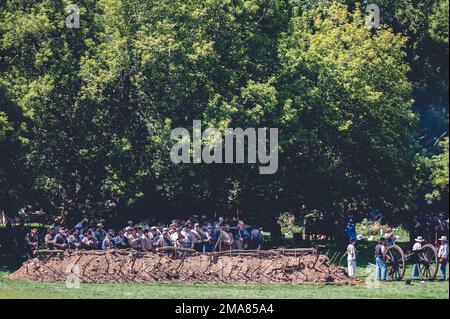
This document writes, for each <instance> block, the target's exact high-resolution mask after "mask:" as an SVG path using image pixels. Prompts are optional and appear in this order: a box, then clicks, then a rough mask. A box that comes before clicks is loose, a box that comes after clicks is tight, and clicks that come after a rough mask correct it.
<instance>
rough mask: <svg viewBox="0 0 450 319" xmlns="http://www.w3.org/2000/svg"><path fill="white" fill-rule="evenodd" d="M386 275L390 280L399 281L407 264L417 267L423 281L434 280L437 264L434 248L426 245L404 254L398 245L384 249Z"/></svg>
mask: <svg viewBox="0 0 450 319" xmlns="http://www.w3.org/2000/svg"><path fill="white" fill-rule="evenodd" d="M385 256H386V264H387V274H388V277H389V279H390V280H394V281H399V280H402V279H403V277H404V276H405V270H406V265H407V264H418V265H419V276H420V278H421V279H423V280H434V279H435V278H436V275H437V272H438V268H439V262H438V254H437V250H436V248H435V247H434V246H433V245H431V244H426V245H424V246H423V247H422V249H421V250H418V251H414V252H412V253H410V254H405V253H404V251H403V250H402V248H401V247H400V246H398V245H391V246H387V247H386V252H385Z"/></svg>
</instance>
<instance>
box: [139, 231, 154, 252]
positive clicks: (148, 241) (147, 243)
mask: <svg viewBox="0 0 450 319" xmlns="http://www.w3.org/2000/svg"><path fill="white" fill-rule="evenodd" d="M141 250H142V251H152V250H153V241H152V236H151V234H150V229H148V228H145V229H144V230H143V232H142V236H141Z"/></svg>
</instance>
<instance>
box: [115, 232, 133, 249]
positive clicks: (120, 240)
mask: <svg viewBox="0 0 450 319" xmlns="http://www.w3.org/2000/svg"><path fill="white" fill-rule="evenodd" d="M127 228H128V227H127ZM114 246H115V247H116V248H118V249H125V248H129V247H130V243H129V242H128V238H127V236H126V234H125V232H124V231H123V230H120V231H119V234H118V235H117V236H116V237H114Z"/></svg>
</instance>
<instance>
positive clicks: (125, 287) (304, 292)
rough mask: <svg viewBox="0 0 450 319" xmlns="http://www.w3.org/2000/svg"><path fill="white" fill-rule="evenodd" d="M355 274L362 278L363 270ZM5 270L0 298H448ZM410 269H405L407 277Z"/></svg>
mask: <svg viewBox="0 0 450 319" xmlns="http://www.w3.org/2000/svg"><path fill="white" fill-rule="evenodd" d="M357 271H358V273H359V274H360V276H359V277H360V278H361V279H364V276H365V267H363V266H359V267H358V270H357ZM8 273H9V271H8V270H6V269H3V271H1V272H0V299H8V298H20V299H29V298H33V299H34V298H45V299H48V298H50V299H54V298H55V299H56V298H74V299H83V298H84V299H90V298H108V299H127V298H130V299H131V298H150V299H157V298H168V299H170V298H181V299H184V298H186V299H203V298H214V299H219V298H257V299H258V298H290V299H311V298H314V299H322V298H323V299H352V298H389V299H406V298H408V299H410V298H413V299H448V298H449V282H448V281H446V282H438V281H435V282H421V281H413V282H412V285H405V283H404V282H385V283H381V284H380V286H379V287H378V288H376V287H372V288H368V287H367V286H366V285H365V284H363V285H361V286H324V285H247V286H244V285H217V284H215V285H209V284H208V285H207V284H201V285H200V284H199V285H193V284H81V285H80V287H79V288H67V287H66V285H65V284H64V283H37V282H27V281H11V280H8V279H6V276H7V274H8ZM409 273H410V268H408V269H407V274H409Z"/></svg>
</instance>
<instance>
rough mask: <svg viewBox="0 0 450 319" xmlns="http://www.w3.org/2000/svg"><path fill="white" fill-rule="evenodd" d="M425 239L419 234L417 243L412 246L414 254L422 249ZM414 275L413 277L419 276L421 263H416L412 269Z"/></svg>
mask: <svg viewBox="0 0 450 319" xmlns="http://www.w3.org/2000/svg"><path fill="white" fill-rule="evenodd" d="M424 241H425V239H423V238H422V236H417V238H416V239H415V242H416V243H415V244H414V245H413V247H412V251H413V253H414V254H417V253H418V252H419V251H421V250H422V243H423V242H424ZM412 276H413V277H419V264H414V265H413V269H412Z"/></svg>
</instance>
